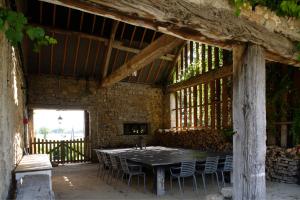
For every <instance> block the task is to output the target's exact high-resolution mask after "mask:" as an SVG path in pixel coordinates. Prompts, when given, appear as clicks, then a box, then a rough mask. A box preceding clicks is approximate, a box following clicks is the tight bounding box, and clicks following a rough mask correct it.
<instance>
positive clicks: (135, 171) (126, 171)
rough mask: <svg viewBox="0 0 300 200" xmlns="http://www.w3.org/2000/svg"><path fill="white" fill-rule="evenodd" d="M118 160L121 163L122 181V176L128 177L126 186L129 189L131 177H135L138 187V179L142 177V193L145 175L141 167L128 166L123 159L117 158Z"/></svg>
mask: <svg viewBox="0 0 300 200" xmlns="http://www.w3.org/2000/svg"><path fill="white" fill-rule="evenodd" d="M119 158H120V163H121V167H122V173H123V174H122V181H123V179H124V176H125V175H128V181H127V185H128V187H129V186H130V182H131V178H132V176H137V178H138V185H139V182H140V181H139V180H140V179H139V177H140V176H142V177H143V179H144V191H146V174H145V173H144V172H143V171H142V166H141V165H133V164H128V163H127V160H126V158H125V157H119Z"/></svg>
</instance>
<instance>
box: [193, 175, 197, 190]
mask: <svg viewBox="0 0 300 200" xmlns="http://www.w3.org/2000/svg"><path fill="white" fill-rule="evenodd" d="M193 189H194V190H195V189H196V192H197V193H198V185H197V180H196V176H195V175H193Z"/></svg>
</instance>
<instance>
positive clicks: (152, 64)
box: [146, 31, 157, 82]
mask: <svg viewBox="0 0 300 200" xmlns="http://www.w3.org/2000/svg"><path fill="white" fill-rule="evenodd" d="M156 34H157V32H156V31H155V32H153V35H152V39H151V42H153V41H154V39H155V36H156ZM153 66H154V61H153V62H152V63H151V65H150V69H149V72H148V74H147V78H146V82H148V80H149V77H150V74H151V72H152V69H153Z"/></svg>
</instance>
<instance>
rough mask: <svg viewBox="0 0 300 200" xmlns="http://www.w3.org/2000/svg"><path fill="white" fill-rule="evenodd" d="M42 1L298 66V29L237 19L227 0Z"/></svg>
mask: <svg viewBox="0 0 300 200" xmlns="http://www.w3.org/2000/svg"><path fill="white" fill-rule="evenodd" d="M43 1H46V2H51V3H57V4H60V5H64V6H67V7H73V8H75V9H80V10H84V11H85V12H89V13H93V14H96V15H101V16H105V17H108V18H113V19H115V20H120V21H126V22H128V23H131V24H134V25H137V26H142V27H147V28H151V29H154V30H160V31H161V32H163V33H166V34H172V35H176V36H178V37H181V38H184V39H186V40H194V41H199V42H204V43H207V44H210V45H214V46H219V47H222V48H225V49H232V47H233V44H238V43H244V42H250V43H253V44H257V45H260V46H262V47H263V48H264V50H265V51H266V53H265V58H266V59H267V60H271V61H277V62H282V63H284V64H289V65H294V66H300V62H299V61H297V55H298V54H297V50H296V48H295V45H294V43H295V41H296V40H297V38H298V39H299V37H300V36H299V33H296V31H297V28H294V30H292V29H289V28H287V27H289V23H288V21H287V20H285V19H283V18H282V19H281V20H282V21H284V22H282V23H281V24H283V25H281V24H279V25H278V27H277V26H275V28H274V29H272V28H269V27H267V25H265V24H268V23H265V20H257V19H256V18H257V17H258V13H254V14H252V15H251V14H248V15H247V17H240V18H237V17H236V16H235V15H234V9H233V8H232V7H231V6H230V5H229V3H228V1H227V0H226V1H225V0H222V1H218V3H211V1H209V0H207V1H188V0H173V1H160V2H159V3H156V2H153V1H151V0H145V1H142V2H141V1H139V0H134V1H132V0H121V1H111V0H101V1H100V0H92V1H73V0H55V1H53V0H51V1H50V0H43ZM222 7H224V8H222ZM165 8H168V9H165ZM261 18H263V16H261ZM174 19H176V20H174ZM255 19H256V21H255ZM275 23H276V22H275ZM285 26H286V28H285V29H284V27H285Z"/></svg>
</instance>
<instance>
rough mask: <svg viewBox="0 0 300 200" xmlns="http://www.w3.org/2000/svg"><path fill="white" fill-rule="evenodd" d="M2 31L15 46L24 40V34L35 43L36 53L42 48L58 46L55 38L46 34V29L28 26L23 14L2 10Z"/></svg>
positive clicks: (0, 18) (0, 25) (0, 26)
mask: <svg viewBox="0 0 300 200" xmlns="http://www.w3.org/2000/svg"><path fill="white" fill-rule="evenodd" d="M0 31H3V32H4V33H5V36H6V38H7V40H8V41H9V42H10V43H11V44H12V45H14V46H16V45H17V44H18V43H20V42H21V41H22V40H23V37H24V34H26V35H28V37H29V39H30V40H32V41H33V42H34V48H33V50H34V51H39V49H40V48H41V47H42V46H47V45H53V44H56V43H57V41H56V39H55V38H53V37H50V36H48V35H46V34H45V31H44V29H42V28H40V27H33V26H30V25H28V21H27V18H26V17H25V16H24V15H23V13H20V12H16V11H12V10H10V9H5V8H0Z"/></svg>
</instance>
